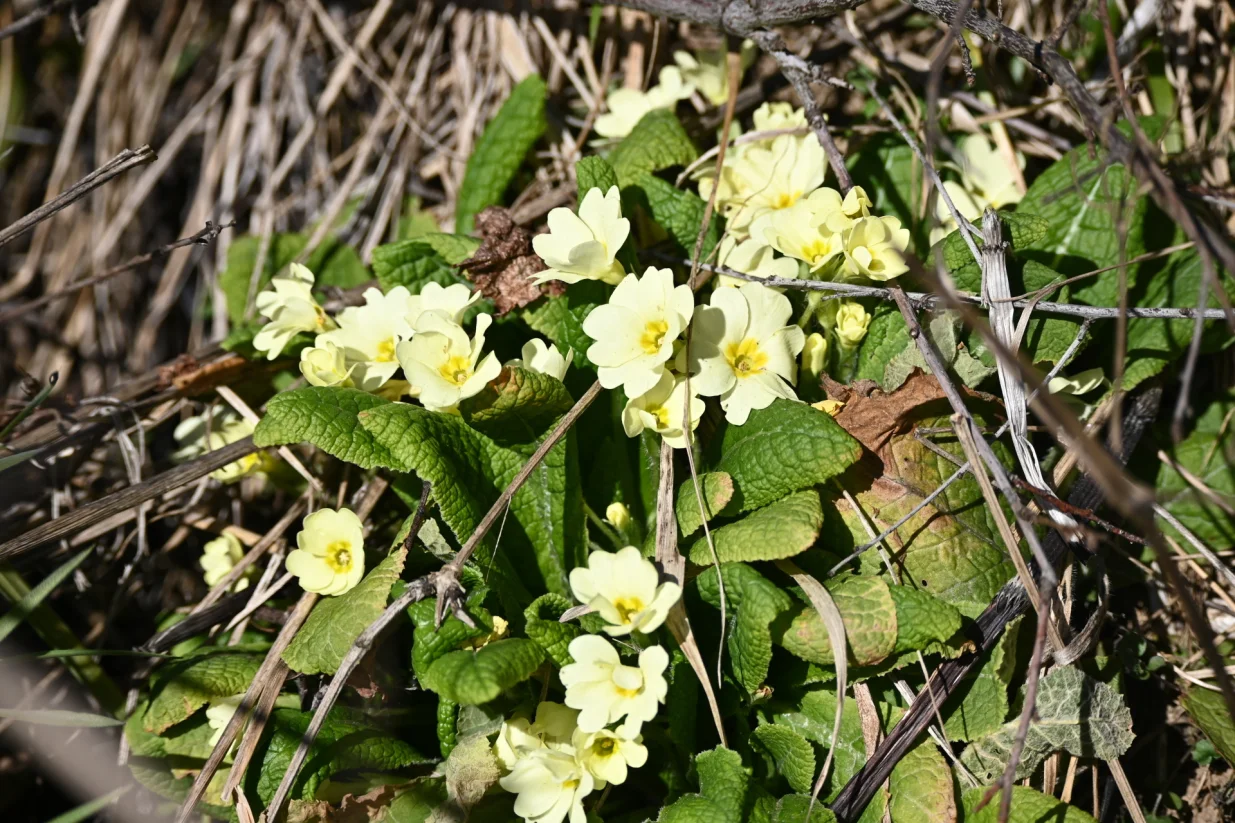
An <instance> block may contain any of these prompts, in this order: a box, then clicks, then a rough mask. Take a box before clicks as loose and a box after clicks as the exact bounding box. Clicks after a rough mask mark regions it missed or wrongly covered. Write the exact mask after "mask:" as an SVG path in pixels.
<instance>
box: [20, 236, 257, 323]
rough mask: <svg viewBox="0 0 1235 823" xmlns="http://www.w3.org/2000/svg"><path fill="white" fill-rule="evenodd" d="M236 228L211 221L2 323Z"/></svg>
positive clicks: (36, 301)
mask: <svg viewBox="0 0 1235 823" xmlns="http://www.w3.org/2000/svg"><path fill="white" fill-rule="evenodd" d="M234 225H236V221H234V220H233V221H231V222H229V223H224V224H223V225H221V226H216V225H215V224H214V223H212V222H210V221H209V220H207V221H206V228H204V229H202V230H201V231H199V232H198V233H197V234H194V235H192V236H190V237H185V238H183V239H181V240H177V241H176V242H174V243H168V244H167V245H166V246H160V247H159V248H157V249H155V250H154V251H151V252H146V253H145V254H139V255H138V256H137V257H134V258H133V259H131V260H129V261H128V262H127V263H121V264H120V265H119V266H115V267H113V268H110V269H108V270H107V271H105V272H100V273H99V274H96V275H93V276H91V277H87V278H84V279H82V280H78V281H77V282H75V283H70V284H69V285H67V286H65V287H64V288H62V289H56V290H55V291H50V292H48V293H47V294H43V295H40V296H39V297H36V298H34V299H33V300H28V301H26V302H25V303H22V304H21V305H19V306H14V307H13V308H11V309H8V310H6V311H3V312H0V323H7V322H9V321H10V320H12V319H14V318H16V317H21V316H22V315H24V314H28V313H30V312H31V311H33V310H34V309H37V308H39V307H41V306H44V305H46V304H47V303H50V302H51V301H52V300H55V299H56V298H58V297H67V296H68V295H70V294H75V293H76V292H78V291H80V290H81V289H84V288H86V287H87V286H93V285H96V284H98V283H102V282H103V281H104V280H110V279H111V278H113V277H115V276H116V275H118V274H124V273H125V272H126V271H132V270H133V269H135V268H137V267H138V266H144V265H145V264H147V263H149V262H151V261H153V260H157V259H159V258H161V257H166V256H167V255H169V254H171V253H172V252H173V251H175V250H176V249H179V248H183V247H185V246H208V245H210V244H211V243H213V242H214V241H215V240H216V239H217V238H218V236H219V234H220V233H222V231H223V230H224V229H229V228H231V227H232V226H234Z"/></svg>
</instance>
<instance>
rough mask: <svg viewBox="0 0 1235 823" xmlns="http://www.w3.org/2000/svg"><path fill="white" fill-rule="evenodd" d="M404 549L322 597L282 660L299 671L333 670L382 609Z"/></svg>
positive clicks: (400, 562) (398, 571) (329, 671)
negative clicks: (356, 580)
mask: <svg viewBox="0 0 1235 823" xmlns="http://www.w3.org/2000/svg"><path fill="white" fill-rule="evenodd" d="M406 558H407V549H403V548H399V549H396V550H395V551H393V552H391V553H390V554H389V555H388V556H387V557H386V559H385V560H383V561H382V562H381V563H378V564H377V566H375V567H374V568H373V570H372V571H370V572H369V573H368V574H366V575H365V576H364V579H363V580H361V581H360V582H359V583H357V584H356V585H355V587H353V588H352V589H351V590H350V591H347V592H344V593H343V594H341V595H339V596H338V597H325V598H322V600H321V602H319V603H318V604H317V605H316V606H315V607H314V608H313V612H312V613H311V614H310V615H309V619H308V620H306V621H305V624H304V626H303V627H302V628H301V629H300V631H299V632H297V633H296V637H295V638H294V639H293V640H292V642H291V645H289V646H288V647H287V649H286V650H285V651H284V652H283V662H284V663H286V664H287V666H288V668H290V669H291V670H292V671H297V672H300V673H301V674H320V673H325V674H334V673H335V672H336V671H338V670H339V664H340V663H342V662H343V656H344V655H346V654H347V652H348V650H349V649H351V647H352V644H353V643H355V642H356V638H357V637H360V633H361V632H363V631H364V630H365V629H367V628H368V627H369V624H370V623H372V622H373V621H374V620H377V618H379V617H381V615H382V612H383V611H385V610H386V601H387V599H389V597H390V587H391V586H393V585H394V582H395V581H396V580H398V579H399V575H400V574H401V573H402V571H403V561H404V560H405V559H406Z"/></svg>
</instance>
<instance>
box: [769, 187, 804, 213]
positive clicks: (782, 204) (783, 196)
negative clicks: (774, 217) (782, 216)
mask: <svg viewBox="0 0 1235 823" xmlns="http://www.w3.org/2000/svg"><path fill="white" fill-rule="evenodd" d="M801 196H802V192H800V191H795V192H785V191H783V192H781V193H780V194H778V195H776V200H775V201H773V203H772V208H774V209H787V208H789V207H790V206H792V205H793V204H794V203H796V202H798V198H800V197H801Z"/></svg>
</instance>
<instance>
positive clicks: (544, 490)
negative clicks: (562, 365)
mask: <svg viewBox="0 0 1235 823" xmlns="http://www.w3.org/2000/svg"><path fill="white" fill-rule="evenodd" d="M361 425H363V426H364V428H365V430H366V431H367V432H369V433H370V434H371V435H372V436H373V439H374V440H375V441H376V442H377V443H379V444H382V445H383V446H385V447H386V448H387V449H389V451H390V453H391V454H392V456H393V457H394V460H395V461H397V462H398V463H399V464H402V465H403V466H405V467H406V469H405V470H411V471H414V472H416V474H417V476H419V477H421V478H422V479H424V480H428V481H429V482H430V483H432V484H433V497H434V499H435V500H436V501H437V503H438V505H439V507H440V511H441V515H442V519H443V520H445V522H446V524H447V525H448V526H450V528H451V529H452V530H453V531H454V533H455V537H456V538H457V539H458V540H459V542H460V543H463V542H464V541H466V540H467V539H468V538H469V537H470V536H471V534H472V532H473V531H474V530H475V529H476V526H477V525H478V524H479V523H480V520H481V518H483V517H484V515H485V514H486V513H487V512H488V510H489V507H490V506H492V505H493V503H494V501H496V500H497V498H498V495H499V494H500V492H501V490H502V489H505V488H506V487H507V486H508V485H509V484H510V482H511V481H512V480H514V478H515V475H516V474H518V473H519V470H520V469H522V468H523V465H524V463H526V462H527V458H528V457H529V456H530V454H531V452H532V451H533V450H534V449H535V443H528V444H526V445H523V446H519V447H510V446H507V445H502V444H499V443H497V442H495V441H494V440H492V439H491V438H489V437H487V436H485V435H484V434H483V433H481V432H479V431H477V430H476V429H473V428H472V427H470V426H469V425H468V424H467V423H466V422H465V421H464V420H463V419H462V418H460V417H456V416H454V415H448V414H437V413H435V412H430V411H427V410H425V409H422V408H420V407H418V406H413V405H411V404H408V403H391V404H389V405H387V406H382V407H379V408H374V409H372V410H370V411H368V412H366V413H364V414H363V415H361ZM576 461H577V458H576V455H575V448H574V445H573V438H570V437H567V438H565V439H564V440H563V441H562V442H560V443H558V444H557V445H556V446H554V447H553V449H551V450H550V451H549V454H548V455H547V456H546V457H545V459H544V461H542V462H541V464H540V465H539V466H537V467H536V470H535V471H534V472H532V475H531V477H530V478H529V479H528V481H527V482H526V483H525V484H524V485H523V486H522V487H521V488H520V489H519V490H518V491H517V492H516V493H515V495H514V498H513V500H512V501H511V508H510V516H509V517H507V518H506V520H505V523H504V526H503V528H502V551H501V552H500V553H499V554H498V555H497V557H496V558H495V557H494V555H493V547H494V545H495V543H496V540H497V535H496V534H495V533H491V534H490V535H489V536H488V537H487V538H486V539H485V540H484V541H482V542H481V543H480V545H479V546H478V547H477V550H476V555H475V560H476V562H477V563H478V564H480V566H481V567H482V568H488V567H489V566H490V565H492V567H493V570H494V573H495V574H498V575H500V576H501V577H502V578H503V585H502V586H498V587H497V589H498V591H499V592H500V593H502V594H503V595H506V596H509V597H512V598H518V597H521V596H522V593H521V592H519V591H516V590H513V589H512V588H511V587H512V586H514V587H518V588H526V589H527V590H529V591H531V592H533V593H537V594H538V593H542V592H544V591H546V590H547V591H553V592H557V593H558V594H563V595H564V594H567V593H568V592H569V587H568V585H567V580H566V574H567V571H568V570H569V569H571V568H573V567H575V566H577V565H579V564H580V563H581V562H582V561H583V558H582V553H583V550H584V547H585V541H584V539H583V499H582V492H581V489H580V483H579V482H578V476H579V471H578V464H577V462H576ZM515 570H517V572H516V571H515ZM516 575H517V576H516ZM518 581H521V582H522V586H519V583H518ZM530 599H531V598H528V600H530ZM523 602H527V600H524V601H523Z"/></svg>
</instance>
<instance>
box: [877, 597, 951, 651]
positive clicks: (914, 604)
mask: <svg viewBox="0 0 1235 823" xmlns="http://www.w3.org/2000/svg"><path fill="white" fill-rule="evenodd" d="M888 591H889V592H890V593H891V595H892V602H893V603H894V604H895V605H896V648H895V649H893V654H900V653H902V652H907V651H915V650H919V649H925V648H927V647H928V646H929V645H930V644H932V643H943V642H945V641H947V640H948V639H949V638H951V637H952V635H954V634H956V633H957V632H958V631H959V630H960V628H961V613H960V612H959V611H957V609H956V607H955V606H953V605H952V604H951V603H945V602H944V601H942V600H940V599H939V598H938V597H935V596H934V595H933V594H929V593H927V592H924V591H922V590H921V589H915V588H912V587H910V586H888Z"/></svg>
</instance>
